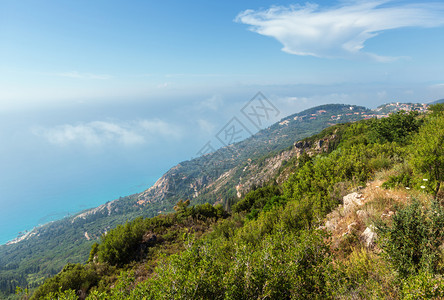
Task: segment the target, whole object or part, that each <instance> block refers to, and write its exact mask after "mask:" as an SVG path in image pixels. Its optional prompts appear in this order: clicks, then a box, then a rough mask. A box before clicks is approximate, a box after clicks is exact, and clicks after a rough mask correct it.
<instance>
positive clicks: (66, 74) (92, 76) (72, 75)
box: [55, 71, 112, 80]
mask: <svg viewBox="0 0 444 300" xmlns="http://www.w3.org/2000/svg"><path fill="white" fill-rule="evenodd" d="M55 75H56V76H59V77H68V78H77V79H99V80H106V79H111V78H112V76H111V75H108V74H92V73H79V72H77V71H71V72H63V73H57V74H55Z"/></svg>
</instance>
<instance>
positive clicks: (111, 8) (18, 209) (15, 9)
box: [0, 0, 444, 242]
mask: <svg viewBox="0 0 444 300" xmlns="http://www.w3.org/2000/svg"><path fill="white" fill-rule="evenodd" d="M442 49H444V2H443V1H427V2H421V1H352V0H348V1H310V2H298V1H242V2H240V1H110V0H107V1H45V0H42V1H30V0H23V1H15V0H11V1H9V0H3V1H1V2H0V138H1V139H2V141H3V142H2V146H0V164H1V166H2V172H1V174H0V228H2V230H1V231H0V242H4V241H6V240H8V239H11V238H13V237H14V236H15V235H16V234H17V232H18V231H20V230H23V229H30V228H32V226H35V225H37V224H39V223H42V222H45V221H48V220H51V219H54V218H57V217H60V216H63V215H65V214H66V213H67V212H71V213H72V212H75V211H79V210H80V209H84V208H87V207H92V206H95V205H99V204H101V203H103V202H105V201H107V200H112V199H114V198H116V197H118V196H124V195H127V194H129V193H135V192H138V191H142V190H143V189H145V188H147V187H148V186H149V185H151V184H152V183H153V182H154V181H155V179H157V177H159V176H160V175H162V173H163V172H165V171H166V170H167V169H168V168H169V167H171V166H173V165H174V164H176V163H177V162H179V161H181V160H186V159H190V158H192V157H194V156H195V155H196V153H197V152H198V150H199V149H200V148H201V145H204V144H205V143H206V142H207V141H208V140H211V139H213V138H214V135H215V134H216V133H217V131H218V130H219V129H220V128H221V127H222V126H223V125H224V124H225V122H227V121H228V120H229V119H230V118H231V117H233V116H236V115H238V114H239V110H240V109H241V108H242V106H243V105H244V104H245V103H246V102H247V101H248V100H249V99H250V98H251V97H253V96H254V95H255V94H256V92H258V91H262V92H263V93H264V94H265V95H266V96H267V97H268V98H269V99H270V101H272V102H273V103H274V104H275V105H276V106H277V107H278V108H279V110H280V111H281V114H280V116H279V117H278V118H277V119H279V118H282V117H284V116H286V115H289V114H292V113H295V112H298V111H300V110H302V109H304V108H308V107H311V106H315V105H319V104H324V103H350V104H358V105H365V106H367V107H376V106H377V105H380V104H382V103H385V102H391V101H403V102H407V101H412V102H429V101H433V100H436V99H440V98H444V73H443V72H442V69H443V66H444V55H442Z"/></svg>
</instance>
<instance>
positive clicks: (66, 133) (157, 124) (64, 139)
mask: <svg viewBox="0 0 444 300" xmlns="http://www.w3.org/2000/svg"><path fill="white" fill-rule="evenodd" d="M32 132H33V133H34V134H35V135H37V136H40V137H43V138H45V139H46V140H47V141H48V142H50V143H51V144H54V145H58V146H67V145H71V144H80V145H83V146H86V147H96V146H103V145H107V144H119V145H124V146H133V145H140V144H144V143H148V142H151V141H153V140H156V139H158V138H174V139H177V138H179V137H180V136H181V130H180V129H178V128H177V127H176V126H174V125H172V124H169V123H167V122H164V121H162V120H157V119H156V120H139V121H131V122H105V121H93V122H88V123H81V124H76V125H72V124H64V125H58V126H55V127H50V128H48V127H34V128H32Z"/></svg>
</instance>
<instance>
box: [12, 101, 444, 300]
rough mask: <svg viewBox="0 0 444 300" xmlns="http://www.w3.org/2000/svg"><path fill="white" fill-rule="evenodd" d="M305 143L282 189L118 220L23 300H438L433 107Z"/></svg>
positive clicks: (441, 214) (441, 234) (443, 215)
mask: <svg viewBox="0 0 444 300" xmlns="http://www.w3.org/2000/svg"><path fill="white" fill-rule="evenodd" d="M320 140H324V141H325V140H328V141H329V143H328V147H326V148H319V147H318V149H316V148H317V146H319V143H318V142H317V141H320ZM305 141H306V142H310V143H308V144H307V145H309V146H307V147H304V148H303V149H304V151H298V152H296V157H295V159H292V160H290V161H289V162H286V163H285V164H284V165H283V167H282V168H280V169H279V174H284V173H287V174H288V176H286V179H285V180H284V181H283V182H281V183H279V182H278V181H276V180H275V179H273V180H270V181H269V182H267V183H264V184H263V186H260V187H256V189H254V190H252V191H250V192H249V193H247V194H246V195H245V196H243V197H242V198H241V199H240V200H239V201H237V202H236V203H233V205H230V206H229V207H227V209H224V208H223V207H222V205H216V206H212V205H210V204H203V205H196V206H192V205H190V202H189V201H188V200H185V199H183V200H180V201H178V202H177V204H176V206H175V207H174V210H175V212H174V213H171V214H167V215H162V216H157V217H154V218H146V219H143V218H139V219H137V220H135V221H132V222H130V223H126V224H124V225H119V226H118V227H117V228H116V229H114V230H111V231H109V232H108V234H106V235H103V236H102V238H101V240H100V241H99V242H98V243H97V244H94V245H93V246H92V248H91V253H90V257H89V260H88V262H86V263H84V264H70V265H67V266H66V267H65V268H64V269H63V271H62V272H60V273H59V274H58V275H56V276H55V277H52V278H50V279H47V280H46V281H45V283H44V284H43V285H42V286H41V287H40V288H39V289H38V290H37V291H36V292H35V293H34V294H33V296H32V298H33V299H54V298H58V299H78V298H80V299H85V298H87V299H172V298H174V299H265V298H269V299H290V298H291V299H312V298H313V299H336V298H340V299H342V298H347V299H350V298H353V299H381V298H386V299H424V298H430V299H433V298H435V299H436V298H442V297H444V279H443V274H444V259H443V258H444V255H443V242H444V207H443V201H444V198H443V191H442V187H441V183H442V181H443V180H444V153H443V151H444V150H443V148H444V147H443V143H444V107H443V105H440V104H438V105H435V106H433V107H432V112H431V113H429V114H427V115H418V114H417V113H413V112H412V113H404V112H400V113H396V114H393V115H391V116H390V117H388V118H385V119H380V120H377V119H370V120H364V121H359V122H355V123H347V124H339V125H334V126H332V127H330V128H328V129H326V130H325V131H323V132H322V133H320V134H318V135H316V136H313V137H312V138H309V139H306V140H305ZM303 145H305V142H304V141H303ZM297 146H298V145H295V146H294V147H297ZM299 146H300V145H299ZM21 296H22V297H27V295H26V291H21Z"/></svg>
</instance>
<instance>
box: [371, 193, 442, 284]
mask: <svg viewBox="0 0 444 300" xmlns="http://www.w3.org/2000/svg"><path fill="white" fill-rule="evenodd" d="M377 227H378V229H379V231H380V233H381V234H382V240H381V243H380V244H381V247H382V249H383V250H384V251H385V254H386V257H387V259H388V260H389V261H390V262H391V263H392V264H393V266H394V267H395V268H396V269H397V271H398V272H399V274H400V275H401V277H404V278H406V277H408V276H410V275H413V274H417V273H418V272H419V271H425V272H431V273H435V272H439V271H441V270H439V269H438V268H439V266H440V264H439V261H440V259H441V257H440V249H439V247H440V246H441V245H442V243H443V242H444V230H443V228H444V208H443V207H442V206H441V205H440V204H438V203H436V202H433V203H432V205H431V207H430V208H426V207H423V206H422V205H421V204H420V203H419V202H418V201H416V200H414V201H413V202H412V203H411V204H410V205H408V206H406V207H404V208H401V209H399V210H398V211H397V212H396V214H395V215H393V217H392V224H390V225H387V224H383V223H379V224H377Z"/></svg>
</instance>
